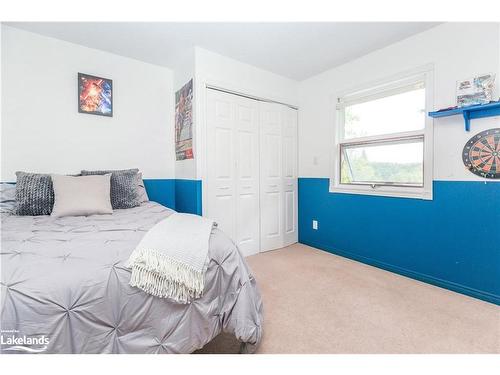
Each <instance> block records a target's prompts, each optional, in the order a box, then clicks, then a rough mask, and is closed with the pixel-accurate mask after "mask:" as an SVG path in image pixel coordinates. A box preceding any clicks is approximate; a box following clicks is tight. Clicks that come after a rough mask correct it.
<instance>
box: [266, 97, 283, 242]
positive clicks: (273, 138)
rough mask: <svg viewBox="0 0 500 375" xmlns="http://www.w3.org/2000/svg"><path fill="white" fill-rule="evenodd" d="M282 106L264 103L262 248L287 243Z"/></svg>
mask: <svg viewBox="0 0 500 375" xmlns="http://www.w3.org/2000/svg"><path fill="white" fill-rule="evenodd" d="M281 107H282V106H280V105H278V104H273V103H260V147H261V149H260V167H261V168H260V169H261V173H260V186H261V194H260V199H261V212H260V218H261V219H260V231H261V251H267V250H273V249H277V248H280V247H282V246H283V186H282V184H283V182H282V170H283V165H282V164H283V163H282V160H283V159H282V156H283V155H282V126H281V123H282V109H281Z"/></svg>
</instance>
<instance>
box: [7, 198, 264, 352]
mask: <svg viewBox="0 0 500 375" xmlns="http://www.w3.org/2000/svg"><path fill="white" fill-rule="evenodd" d="M172 212H173V211H171V210H169V209H167V208H165V207H163V206H161V205H159V204H156V203H153V202H149V203H145V204H143V205H142V206H140V207H137V208H132V209H127V210H116V211H115V212H114V213H113V215H94V216H89V217H67V218H60V219H53V218H51V217H49V216H37V217H33V216H24V217H23V216H14V215H9V214H2V248H1V262H2V263H1V271H2V274H1V285H2V290H1V298H2V299H1V329H2V335H3V336H4V341H5V339H6V336H9V335H15V336H17V337H22V336H23V335H26V336H27V337H46V338H48V340H49V343H48V344H47V348H46V350H44V352H48V353H191V352H193V351H194V350H196V349H199V348H201V347H203V346H204V345H205V344H206V343H208V342H209V341H210V340H212V339H213V338H214V337H215V336H217V335H218V334H219V333H220V332H222V331H224V332H226V333H231V334H234V336H235V337H236V338H237V339H238V340H239V341H240V342H241V343H242V350H243V351H247V352H253V351H254V350H255V348H256V346H257V345H258V343H259V341H260V338H261V335H262V301H261V297H260V294H259V291H258V289H257V286H256V283H255V280H254V278H253V276H252V275H251V273H250V271H249V269H248V267H247V265H246V263H245V261H244V259H243V257H242V256H241V254H240V253H239V251H238V249H237V247H236V246H235V245H234V243H233V242H232V241H231V240H230V239H229V238H228V237H227V236H225V235H224V234H223V233H222V232H220V231H219V230H217V229H214V230H213V231H212V235H211V237H210V250H209V265H208V270H207V272H206V276H205V277H206V278H205V292H204V295H203V297H202V298H200V299H197V300H195V301H193V302H192V303H191V304H187V305H182V304H177V303H175V302H173V301H171V300H168V299H160V298H157V297H153V296H150V295H148V294H146V293H144V292H142V291H141V290H139V289H136V288H133V287H131V286H129V285H128V282H129V278H130V271H129V270H128V269H127V268H125V266H124V262H125V261H126V260H127V259H128V257H129V255H130V254H131V252H132V250H133V249H134V247H135V246H136V245H137V244H138V243H139V241H140V239H141V238H142V236H143V235H144V234H145V232H146V231H147V230H148V229H149V228H151V227H152V226H153V225H154V224H155V223H157V222H158V221H160V220H161V219H163V218H165V217H166V216H168V215H170V214H171V213H172ZM18 346H19V345H18ZM21 346H22V345H21ZM8 347H9V345H2V349H3V352H4V353H6V352H10V351H6V349H7V348H8ZM34 347H35V348H38V349H40V348H41V347H42V348H43V345H42V344H40V345H38V346H36V345H35V346H34ZM21 349H22V348H21ZM21 349H20V350H21Z"/></svg>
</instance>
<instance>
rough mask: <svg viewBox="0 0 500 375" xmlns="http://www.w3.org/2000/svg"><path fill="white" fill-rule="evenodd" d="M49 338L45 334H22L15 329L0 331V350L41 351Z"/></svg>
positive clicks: (44, 348)
mask: <svg viewBox="0 0 500 375" xmlns="http://www.w3.org/2000/svg"><path fill="white" fill-rule="evenodd" d="M49 342H50V339H49V337H48V336H46V335H28V336H27V335H22V334H20V332H19V331H18V330H16V329H12V330H1V331H0V345H1V351H2V352H25V353H42V352H44V351H46V350H47V345H49Z"/></svg>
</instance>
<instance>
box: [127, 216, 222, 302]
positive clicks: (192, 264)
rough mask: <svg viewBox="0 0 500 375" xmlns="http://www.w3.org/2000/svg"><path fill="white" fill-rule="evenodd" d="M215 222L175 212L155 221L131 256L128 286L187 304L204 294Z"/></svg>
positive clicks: (128, 263)
mask: <svg viewBox="0 0 500 375" xmlns="http://www.w3.org/2000/svg"><path fill="white" fill-rule="evenodd" d="M213 225H214V222H213V221H212V220H209V219H206V218H203V217H201V216H197V215H190V214H180V213H174V214H172V215H170V216H169V217H167V218H166V219H164V220H162V221H160V222H159V223H157V224H156V225H155V226H154V227H153V228H151V229H150V230H149V231H148V232H147V233H146V235H145V236H144V237H143V239H142V240H141V242H140V243H139V245H138V246H137V247H136V249H135V250H134V252H133V253H132V255H131V256H130V258H129V260H128V262H127V267H129V268H131V269H132V276H131V277H130V283H129V284H130V285H131V286H135V287H138V288H140V289H142V290H143V291H145V292H146V293H149V294H151V295H153V296H157V297H161V298H172V299H173V300H175V301H177V302H179V303H189V302H190V301H191V300H192V299H194V298H199V297H201V296H202V295H203V290H204V287H205V271H206V269H207V261H206V260H207V256H208V243H209V239H210V233H211V231H212V227H213Z"/></svg>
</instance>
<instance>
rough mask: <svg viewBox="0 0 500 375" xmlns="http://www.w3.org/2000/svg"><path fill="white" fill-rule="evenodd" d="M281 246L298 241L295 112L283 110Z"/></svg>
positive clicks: (289, 109)
mask: <svg viewBox="0 0 500 375" xmlns="http://www.w3.org/2000/svg"><path fill="white" fill-rule="evenodd" d="M282 130H283V137H282V138H283V211H284V212H283V216H284V218H283V226H284V228H283V246H288V245H291V244H293V243H295V242H297V241H298V230H297V200H298V197H297V191H298V189H297V156H298V155H297V110H295V109H292V108H288V107H285V108H284V109H283V128H282Z"/></svg>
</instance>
